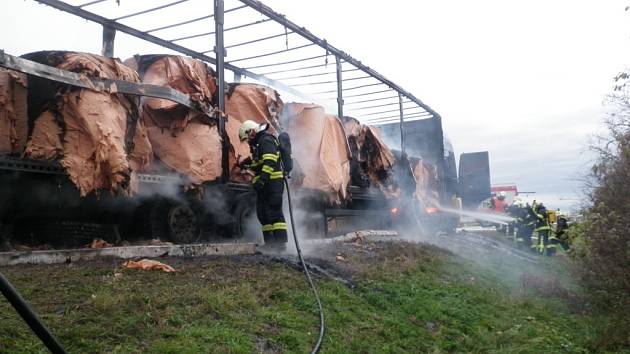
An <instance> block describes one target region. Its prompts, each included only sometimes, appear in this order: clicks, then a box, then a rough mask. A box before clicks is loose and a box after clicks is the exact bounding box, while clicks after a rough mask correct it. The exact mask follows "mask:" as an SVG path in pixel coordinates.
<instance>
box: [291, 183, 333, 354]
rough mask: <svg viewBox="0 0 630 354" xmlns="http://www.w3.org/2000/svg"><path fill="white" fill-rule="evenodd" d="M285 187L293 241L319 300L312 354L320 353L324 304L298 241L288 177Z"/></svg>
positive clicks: (324, 326) (322, 338) (307, 277)
mask: <svg viewBox="0 0 630 354" xmlns="http://www.w3.org/2000/svg"><path fill="white" fill-rule="evenodd" d="M283 179H284V185H285V186H286V187H287V200H288V201H289V216H290V218H291V231H293V239H294V240H295V248H296V249H297V254H298V258H299V259H300V263H301V264H302V269H304V275H305V276H306V280H308V284H309V285H310V286H311V290H312V291H313V295H315V300H317V307H318V308H319V337H318V338H317V342H316V343H315V345H314V346H313V349H312V350H311V354H316V353H319V350H320V349H321V347H322V342H323V340H324V331H325V329H326V324H325V322H324V308H323V307H322V302H321V300H320V299H319V294H317V288H315V284H313V279H311V274H310V273H309V271H308V266H307V265H306V262H305V261H304V257H302V250H301V249H300V242H299V241H298V237H297V233H296V232H295V220H293V205H292V204H291V190H290V189H289V181H288V179H287V177H286V176H285V177H284V178H283Z"/></svg>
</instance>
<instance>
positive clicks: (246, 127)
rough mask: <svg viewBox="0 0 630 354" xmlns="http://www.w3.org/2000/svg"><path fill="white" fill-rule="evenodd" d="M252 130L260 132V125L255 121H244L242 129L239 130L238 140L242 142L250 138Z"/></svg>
mask: <svg viewBox="0 0 630 354" xmlns="http://www.w3.org/2000/svg"><path fill="white" fill-rule="evenodd" d="M252 129H254V130H256V132H258V129H259V125H258V123H256V122H254V121H253V120H246V121H244V122H243V123H241V127H240V128H238V138H239V139H241V141H243V140H246V139H247V138H248V137H249V131H250V130H252Z"/></svg>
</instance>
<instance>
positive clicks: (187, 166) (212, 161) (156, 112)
mask: <svg viewBox="0 0 630 354" xmlns="http://www.w3.org/2000/svg"><path fill="white" fill-rule="evenodd" d="M125 63H126V64H127V65H129V66H130V67H132V68H134V69H136V70H137V71H138V73H139V75H140V78H141V80H142V83H145V84H153V85H157V86H166V87H170V88H173V89H175V90H177V91H180V92H182V93H185V94H187V95H189V97H190V99H191V100H192V101H194V102H196V103H198V104H199V105H200V106H201V107H204V108H206V109H208V108H211V107H213V106H214V99H215V95H216V91H217V88H216V84H215V79H216V78H215V74H214V70H212V68H210V67H209V66H207V65H206V64H205V63H203V62H201V61H198V60H195V59H191V58H186V57H180V56H175V55H143V56H135V57H133V58H130V59H127V60H126V61H125ZM140 122H141V124H142V125H143V126H145V127H146V131H147V135H148V139H149V142H150V146H151V147H150V148H151V149H152V151H153V153H154V154H155V157H156V159H155V161H152V162H153V165H151V164H150V163H149V164H147V165H145V166H143V170H145V171H150V172H153V173H163V172H170V171H174V172H176V173H178V174H180V175H182V176H185V177H186V179H187V182H188V183H189V184H190V185H192V186H198V185H200V184H202V183H204V182H212V181H216V180H218V179H219V178H220V177H221V173H222V167H221V159H222V139H221V136H220V135H219V132H218V128H217V125H216V121H214V120H213V119H210V117H208V115H207V114H205V113H203V112H199V111H195V110H192V109H190V108H188V107H185V106H183V105H180V104H178V103H176V102H172V101H169V100H165V99H160V98H154V97H142V98H141V99H140ZM147 162H151V161H147Z"/></svg>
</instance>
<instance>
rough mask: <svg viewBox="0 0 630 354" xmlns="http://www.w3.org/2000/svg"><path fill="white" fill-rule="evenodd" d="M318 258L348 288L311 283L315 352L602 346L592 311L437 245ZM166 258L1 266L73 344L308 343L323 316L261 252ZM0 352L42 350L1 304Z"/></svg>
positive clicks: (79, 347) (236, 349) (86, 348)
mask: <svg viewBox="0 0 630 354" xmlns="http://www.w3.org/2000/svg"><path fill="white" fill-rule="evenodd" d="M337 254H340V255H342V256H343V258H344V259H343V260H342V261H339V262H335V256H336V255H337ZM321 258H322V259H324V261H325V262H328V263H327V264H333V265H334V268H335V272H337V273H339V274H342V275H343V276H345V277H347V278H352V280H353V282H355V283H356V284H357V286H356V288H354V289H350V288H349V287H347V286H345V285H344V284H342V283H340V282H338V281H335V280H331V279H328V278H322V277H318V278H317V280H316V282H317V286H318V288H319V291H320V295H321V297H322V301H323V303H324V308H325V314H326V320H327V322H326V323H327V328H326V329H327V332H326V338H325V342H324V350H323V352H324V353H410V352H411V353H425V352H428V353H442V352H448V353H451V352H470V353H562V352H566V353H584V352H596V351H597V348H593V347H591V346H590V345H591V344H590V343H592V340H593V335H594V334H593V333H595V330H596V327H595V326H596V323H597V321H601V320H602V319H601V318H597V317H594V316H591V315H587V314H582V313H575V312H574V311H571V308H570V306H568V305H567V303H566V302H565V301H564V300H563V299H562V298H549V297H544V298H543V297H538V296H535V295H534V296H532V295H531V294H530V295H527V294H522V292H519V291H517V289H515V288H514V287H513V286H512V284H511V283H510V282H509V281H508V282H506V281H504V280H502V278H501V275H500V273H497V272H496V271H495V270H492V269H489V268H485V267H483V266H479V265H477V264H475V263H472V262H470V261H466V260H463V259H461V258H458V257H456V256H454V255H452V254H450V253H448V252H444V251H441V250H439V249H437V248H434V247H430V246H422V245H411V244H397V245H391V244H390V245H386V244H366V245H363V246H361V247H356V246H351V245H345V246H342V247H340V248H336V249H327V250H325V251H324V252H323V253H322V255H321ZM164 262H166V263H168V264H170V265H172V266H174V267H175V268H176V269H177V272H176V273H163V272H149V271H138V270H127V269H123V268H122V267H121V263H122V262H120V261H117V260H101V261H98V262H93V263H81V264H70V265H55V266H20V267H6V268H3V269H2V272H3V273H4V274H5V275H6V276H7V277H8V278H9V279H10V280H11V281H12V282H13V283H14V285H15V286H16V287H17V288H18V289H20V291H21V292H22V294H23V295H24V297H25V298H26V299H28V300H29V301H30V302H31V304H32V306H33V307H34V308H35V309H36V310H37V311H38V313H39V314H40V316H41V317H42V318H43V320H44V321H45V322H46V323H47V324H48V326H49V327H50V328H51V329H52V330H53V331H54V332H55V334H56V335H57V336H58V338H59V339H60V340H61V342H62V343H64V345H65V346H66V347H67V348H68V350H69V351H70V352H72V353H207V352H215V353H252V352H265V353H279V352H287V353H303V352H309V351H310V349H311V345H312V344H313V342H314V340H315V338H316V336H317V331H318V326H317V325H318V317H317V316H318V313H317V311H316V306H315V303H314V300H313V297H312V295H311V294H310V292H309V288H308V287H307V284H306V282H305V281H304V279H303V274H302V273H300V272H299V271H298V270H296V269H294V268H292V267H289V266H286V265H285V264H282V263H278V262H274V261H271V260H270V259H268V258H266V257H263V256H260V255H258V256H248V257H234V258H205V259H165V260H164ZM0 352H2V353H5V352H6V353H39V352H45V349H44V347H43V346H42V345H41V344H40V343H39V341H38V340H37V338H36V337H35V336H34V335H33V334H32V333H31V332H30V330H29V329H28V328H27V327H26V325H25V324H23V322H22V321H21V320H20V319H19V317H18V316H17V315H16V314H15V312H14V311H13V310H12V308H10V306H9V305H8V304H7V303H6V302H4V301H0Z"/></svg>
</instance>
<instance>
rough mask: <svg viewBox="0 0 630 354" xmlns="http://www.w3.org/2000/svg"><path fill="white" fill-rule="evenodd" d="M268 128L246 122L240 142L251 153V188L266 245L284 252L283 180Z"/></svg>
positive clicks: (285, 227) (276, 146)
mask: <svg viewBox="0 0 630 354" xmlns="http://www.w3.org/2000/svg"><path fill="white" fill-rule="evenodd" d="M268 127H269V125H268V124H266V123H263V124H258V123H256V122H254V121H251V120H247V121H245V122H243V123H242V124H241V126H240V128H239V131H238V136H239V139H241V141H244V140H247V142H248V143H249V147H250V151H251V154H252V157H251V164H250V165H249V167H250V168H251V169H252V170H253V171H254V173H255V176H254V178H253V179H252V186H253V187H254V190H255V191H256V214H257V216H258V220H259V221H260V224H261V225H262V232H263V238H264V240H265V244H266V245H268V246H269V247H270V248H273V249H277V250H284V249H286V243H287V240H288V238H287V224H286V222H285V220H284V214H283V213H282V195H283V194H284V183H283V182H284V181H283V172H282V163H281V157H280V149H279V143H278V140H277V139H276V137H275V136H273V135H272V134H271V133H269V132H268V131H267V129H268Z"/></svg>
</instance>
